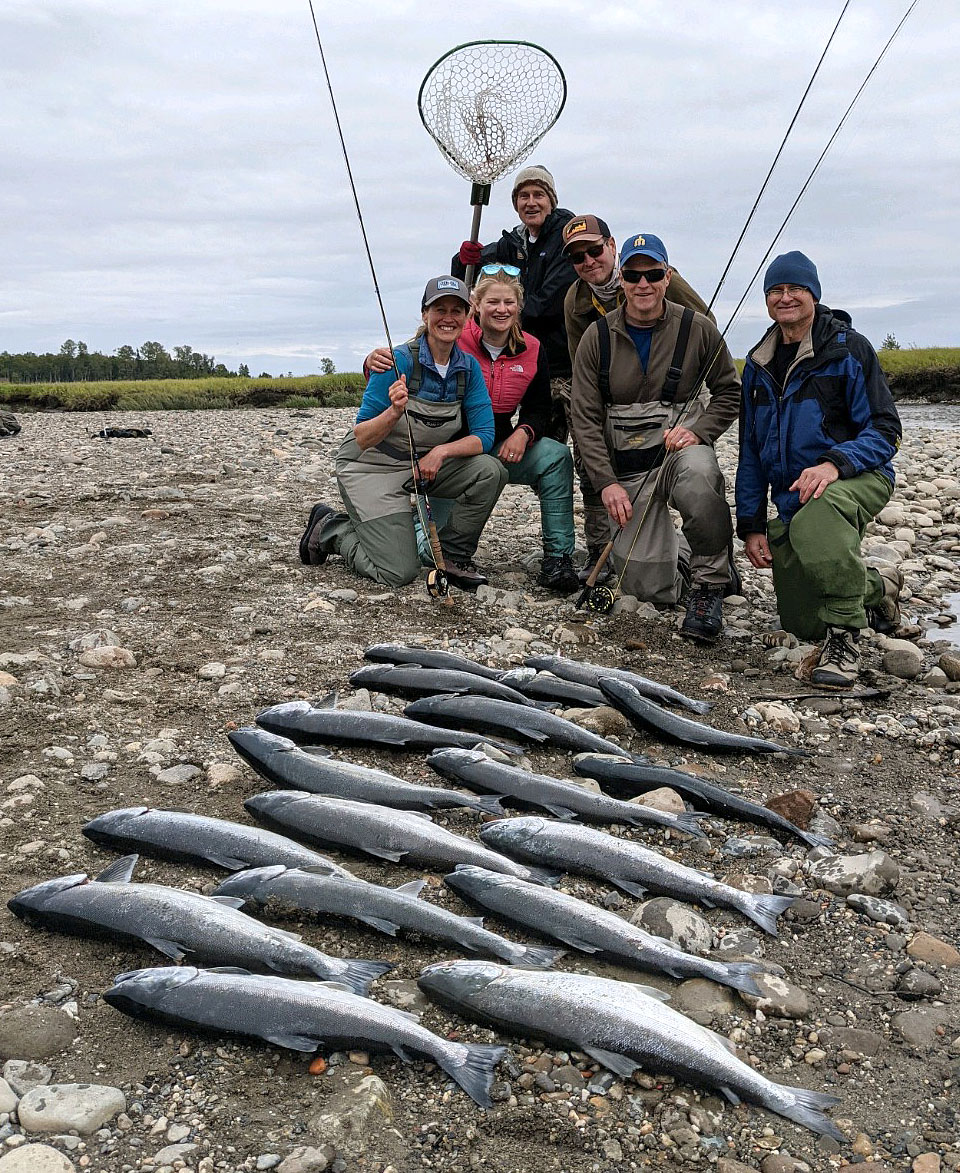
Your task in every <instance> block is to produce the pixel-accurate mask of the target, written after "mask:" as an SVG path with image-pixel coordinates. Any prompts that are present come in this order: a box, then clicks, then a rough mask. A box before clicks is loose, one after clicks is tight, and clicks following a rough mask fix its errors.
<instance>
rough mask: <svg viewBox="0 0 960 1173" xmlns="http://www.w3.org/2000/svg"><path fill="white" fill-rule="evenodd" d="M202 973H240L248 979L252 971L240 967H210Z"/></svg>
mask: <svg viewBox="0 0 960 1173" xmlns="http://www.w3.org/2000/svg"><path fill="white" fill-rule="evenodd" d="M203 972H204V973H240V974H243V975H244V976H245V977H250V975H251V974H252V973H253V970H250V969H244V968H243V966H242V965H211V966H210V968H209V969H207V968H206V967H205V968H204V971H203Z"/></svg>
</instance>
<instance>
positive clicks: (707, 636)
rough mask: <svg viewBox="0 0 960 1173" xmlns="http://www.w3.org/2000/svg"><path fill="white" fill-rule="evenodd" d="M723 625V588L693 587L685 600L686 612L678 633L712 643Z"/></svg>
mask: <svg viewBox="0 0 960 1173" xmlns="http://www.w3.org/2000/svg"><path fill="white" fill-rule="evenodd" d="M722 627H723V588H722V587H704V586H698V587H694V588H693V590H692V591H691V592H690V597H689V599H688V600H687V614H686V616H685V617H684V620H683V624H682V626H681V628H680V634H681V635H686V636H689V638H690V639H699V640H702V641H703V642H704V643H711V644H712V643H713V642H714V641H715V640H716V639H717V637H718V636H719V635H720V629H721V628H722Z"/></svg>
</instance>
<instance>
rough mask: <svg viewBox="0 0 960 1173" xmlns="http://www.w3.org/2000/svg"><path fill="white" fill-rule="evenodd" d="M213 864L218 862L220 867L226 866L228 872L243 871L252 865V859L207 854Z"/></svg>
mask: <svg viewBox="0 0 960 1173" xmlns="http://www.w3.org/2000/svg"><path fill="white" fill-rule="evenodd" d="M204 858H205V859H208V860H209V861H210V862H211V863H212V864H216V866H217V867H218V868H226V870H227V871H228V872H242V871H245V870H246V869H247V868H249V866H250V861H249V860H247V859H237V858H236V856H233V855H206V856H204Z"/></svg>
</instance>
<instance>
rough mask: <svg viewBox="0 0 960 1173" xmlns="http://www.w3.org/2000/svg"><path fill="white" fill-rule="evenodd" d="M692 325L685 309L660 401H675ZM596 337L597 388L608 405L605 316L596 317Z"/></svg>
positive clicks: (608, 366)
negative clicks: (598, 365)
mask: <svg viewBox="0 0 960 1173" xmlns="http://www.w3.org/2000/svg"><path fill="white" fill-rule="evenodd" d="M692 325H693V310H692V309H689V308H688V309H685V310H684V311H683V316H682V317H681V319H680V331H679V333H678V334H677V345H676V346H675V347H674V348H673V358H672V359H671V361H670V369H669V370H668V371H667V377H666V378H665V379H664V381H663V390H662V391H661V392H660V402H661V403H675V402H676V399H677V392H678V391H679V390H680V379H681V377H682V375H683V360H684V358H685V357H686V354H687V343H688V342H689V341H690V327H691V326H692ZM597 338H598V341H599V343H600V369H599V371H598V372H597V390H598V391H599V392H600V398H601V400H602V401H603V402H604V403H605V404H607V405H608V406H609V404H611V403H612V402H613V400H612V399H611V397H610V326H609V325H608V323H607V319H606V317H602V318H598V319H597Z"/></svg>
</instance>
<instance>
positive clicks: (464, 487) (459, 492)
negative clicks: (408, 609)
mask: <svg viewBox="0 0 960 1173" xmlns="http://www.w3.org/2000/svg"><path fill="white" fill-rule="evenodd" d="M340 463H341V462H340V460H339V458H338V461H337V465H338V469H339V466H340ZM369 475H370V476H371V477H376V476H377V472H376V471H373V470H372V471H371V472H370V474H369ZM506 480H507V474H506V471H505V469H504V467H503V465H502V464H501V463H500V461H499V460H496V459H494V457H492V456H453V457H449V458H448V459H447V460H445V461H444V462H443V464H442V465H441V466H440V471H439V472H438V473H437V475H436V477H435V479H434V480H433V481H432V482H431V483H430V486H429V489H430V498H431V500H432V499H433V498H434V497H436V498H437V499H438V500H444V499H447V500H449V501H450V502H451V504H452V509H451V511H450V516H449V518H448V520H447V521H446V523H445V524H444V525H443V526H442V528H441V529H440V531H439V537H440V545H441V546H442V547H443V552H444V554H445V555H446V556H447V557H448V558H451V559H453V560H455V561H457V562H466V561H469V560H470V559H471V558H472V557H473V555H474V554H475V553H476V550H477V543H478V542H479V541H480V534H481V532H482V530H483V527H484V525H486V522H487V518H488V517H489V516H490V514H491V512H492V511H493V507H494V505H496V503H497V498H498V497H499V496H500V493H501V491H502V490H503V486H504V484H506ZM374 483H375V482H374ZM338 484H339V486H340V496H341V497H342V498H343V504H344V507H345V508H346V510H347V517H345V518H343V519H342V520H340V521H338V522H336V523H334V524H332V525H331V526H330V527H329V529H328V530H326V531H325V534H324V545H325V546H326V547H327V549H328V550H329V551H330V552H331V553H336V554H339V555H340V556H341V557H342V558H343V560H344V561H345V562H346V564H347V565H348V566H349V567H350V569H351V570H355V571H356V572H357V574H362V575H364V576H365V577H367V578H372V579H373V580H374V582H380V583H383V584H384V586H389V587H398V586H403V585H404V584H406V583H408V582H412V581H413V579H415V578H416V577H417V575H418V574H419V572H420V557H419V555H418V553H417V541H416V537H415V536H414V530H413V516H412V514H411V512H410V500H409V490H408V491H407V493H406V494H405V495H403V496H402V498H401V499H399V500H398V501H397V506H398V508H397V510H396V511H394V512H390V513H386V514H385V515H384V516H382V517H376V518H373V519H372V520H367V521H361V519H360V516H359V513H358V512H357V509H356V507H355V506H354V504H353V503H352V502H351V500H350V497H349V493H348V491H347V490H346V488H345V486H344V482H343V481H342V480H341V479H340V478H339V477H338ZM391 497H392V495H391ZM388 507H389V505H388ZM327 535H329V536H327Z"/></svg>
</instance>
